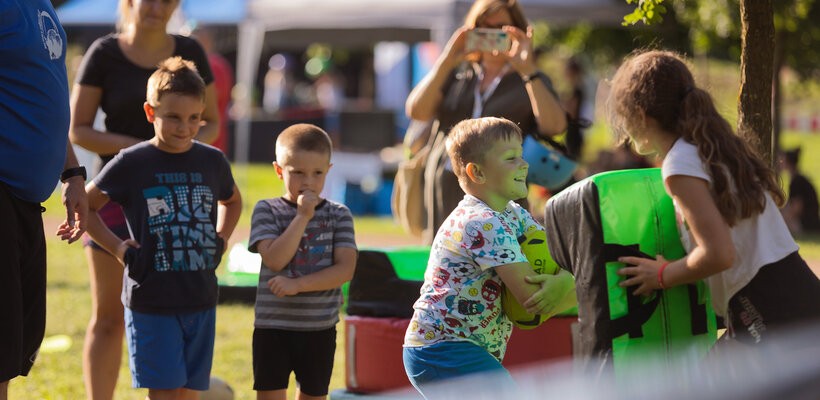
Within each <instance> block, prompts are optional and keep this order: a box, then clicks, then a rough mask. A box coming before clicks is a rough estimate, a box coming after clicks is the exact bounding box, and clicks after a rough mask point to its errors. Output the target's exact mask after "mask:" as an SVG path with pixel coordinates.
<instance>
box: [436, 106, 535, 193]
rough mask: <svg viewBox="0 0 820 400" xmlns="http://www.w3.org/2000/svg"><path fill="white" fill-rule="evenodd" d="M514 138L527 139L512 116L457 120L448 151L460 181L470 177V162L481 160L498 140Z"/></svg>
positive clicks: (450, 134) (448, 141) (449, 137)
mask: <svg viewBox="0 0 820 400" xmlns="http://www.w3.org/2000/svg"><path fill="white" fill-rule="evenodd" d="M512 138H516V139H518V140H523V139H522V138H523V134H522V133H521V128H519V127H518V125H516V124H515V123H514V122H512V121H510V120H508V119H504V118H496V117H484V118H477V119H466V120H464V121H461V122H459V123H458V124H456V125H455V126H454V127H453V129H451V130H450V133H449V134H448V135H447V155H448V156H449V157H450V163H451V164H452V166H453V172H454V173H455V174H456V177H458V179H459V181H465V180H466V179H467V173H466V168H467V164H469V163H476V164H481V163H482V162H484V155H485V154H486V153H487V152H488V151H490V148H491V147H492V146H493V144H495V142H497V141H499V140H510V139H512Z"/></svg>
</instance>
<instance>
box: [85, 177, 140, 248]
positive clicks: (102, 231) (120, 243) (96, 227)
mask: <svg viewBox="0 0 820 400" xmlns="http://www.w3.org/2000/svg"><path fill="white" fill-rule="evenodd" d="M85 191H86V194H87V196H88V217H89V218H88V231H87V232H88V234H89V235H90V236H91V238H92V239H94V241H95V242H97V244H99V245H100V247H102V248H104V249H105V250H107V251H108V252H109V253H111V254H113V255H114V256H115V257H117V259H118V260H120V262H123V258H124V257H125V250H126V249H128V247H129V246H130V247H137V248H138V247H139V244H138V243H137V242H136V241H134V240H132V239H128V240H122V239H120V238H119V237H118V236H117V235H116V234H114V232H111V229H109V228H108V226H106V225H105V223H103V221H102V219H100V215H99V214H98V213H97V210H99V209H100V208H102V206H104V205H105V204H106V203H108V200H109V199H108V195H106V194H105V193H103V192H102V191H101V190H100V189H99V188H98V187H97V185H95V184H94V182H90V183H88V185H86V187H85Z"/></svg>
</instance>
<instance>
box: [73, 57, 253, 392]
mask: <svg viewBox="0 0 820 400" xmlns="http://www.w3.org/2000/svg"><path fill="white" fill-rule="evenodd" d="M204 98H205V83H204V82H203V81H202V78H201V77H200V76H199V74H198V73H197V71H196V67H195V66H194V65H193V63H191V62H190V61H186V60H183V59H181V58H180V57H173V58H169V59H167V60H165V61H163V62H162V63H160V65H159V68H158V69H157V71H156V72H154V74H153V75H151V78H150V79H149V80H148V90H147V101H146V102H145V104H144V110H145V115H146V118H147V119H148V121H149V122H151V123H152V124H153V125H154V132H155V135H154V137H153V138H152V139H150V140H148V141H146V142H142V143H139V144H136V145H134V146H131V147H129V148H127V149H123V150H122V151H121V152H120V153H119V154H118V155H117V156H116V157H115V158H114V159H113V160H111V162H109V163H108V164H107V165H106V166H105V168H103V170H102V171H101V172H100V174H99V175H97V177H96V178H95V179H94V180H93V181H92V182H90V183H89V184H88V185H87V186H86V192H87V193H88V203H89V211H90V218H89V222H88V232H89V234H91V236H92V238H93V239H94V240H95V241H96V242H97V243H99V244H100V245H101V246H102V247H103V248H104V249H106V250H108V251H109V252H110V253H111V254H114V255H115V256H116V257H117V258H118V259H120V260H121V261H122V262H123V264H125V277H124V284H123V293H122V299H123V303H124V304H125V322H126V335H127V338H128V352H129V355H130V367H131V377H132V381H133V384H134V387H137V388H148V395H149V397H150V398H189V397H188V396H190V395H191V394H192V393H189V391H191V390H207V389H208V383H209V377H210V371H211V362H212V358H213V346H214V325H215V317H216V301H217V283H216V275H215V273H214V271H215V269H216V267H217V266H218V265H219V261H220V258H221V256H222V253H223V251H224V249H225V243H226V242H227V240H228V238H229V237H230V235H231V233H232V232H233V230H234V228H235V227H236V223H237V220H238V219H239V214H240V212H241V211H242V201H241V197H240V194H239V189H238V188H237V187H236V185H235V184H234V180H233V176H232V175H231V169H230V165H229V164H228V161H227V160H226V159H225V156H224V155H223V154H222V152H220V151H219V150H218V149H216V148H214V147H211V146H208V145H205V144H201V143H199V142H196V141H194V137H195V136H196V134H197V132H198V131H199V128H200V127H201V126H202V111H203V110H204V107H205V102H204ZM109 200H111V201H115V202H117V203H119V204H120V205H122V207H123V211H124V212H125V217H126V220H127V223H128V227H129V230H130V232H131V238H130V239H126V240H122V239H120V238H119V237H117V236H116V235H115V234H114V233H112V232H111V230H110V229H108V227H106V226H105V225H104V224H103V223H102V220H101V219H100V218H99V215H98V214H97V211H98V210H99V209H100V208H102V206H104V205H105V204H106V203H107V202H108V201H109Z"/></svg>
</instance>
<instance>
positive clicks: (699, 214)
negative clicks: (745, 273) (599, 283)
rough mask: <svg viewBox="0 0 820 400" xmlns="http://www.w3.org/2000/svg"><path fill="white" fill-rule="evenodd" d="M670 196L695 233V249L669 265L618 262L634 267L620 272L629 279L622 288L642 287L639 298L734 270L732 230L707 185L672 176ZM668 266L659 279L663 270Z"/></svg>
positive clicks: (633, 260) (626, 259)
mask: <svg viewBox="0 0 820 400" xmlns="http://www.w3.org/2000/svg"><path fill="white" fill-rule="evenodd" d="M666 185H667V187H668V189H669V193H670V194H671V195H672V198H673V199H674V200H675V202H676V203H677V206H678V209H680V211H681V212H682V213H683V217H684V218H685V219H686V222H687V224H688V225H689V230H690V231H691V232H692V237H693V240H694V241H695V247H694V248H693V249H692V251H691V252H690V253H689V254H688V255H687V256H686V257H683V258H681V259H679V260H675V261H673V262H669V263H667V261H666V259H664V258H663V256H660V255H659V256H658V258H657V260H652V259H646V258H638V257H621V258H620V259H618V261H620V262H623V263H626V264H629V265H633V266H629V267H624V268H621V269H620V270H618V274H620V275H627V276H629V278H628V279H626V280H624V281H623V282H621V286H623V287H626V286H632V285H640V286H639V287H638V288H637V289H636V290H635V294H636V295H641V294H649V293H651V292H652V291H653V290H655V289H661V282H663V287H665V288H668V287H672V286H676V285H681V284H685V283H692V282H695V281H698V280H701V279H703V278H706V277H708V276H711V275H715V274H718V273H720V272H721V271H725V270H727V269H729V268H731V267H732V264H733V263H734V260H735V245H734V243H733V242H732V234H731V229H730V228H729V224H728V223H726V220H724V219H723V216H722V215H721V214H720V211H718V208H717V204H715V201H714V200H713V199H712V194H711V192H710V191H709V186H708V183H707V182H706V181H705V180H703V179H700V178H695V177H691V176H685V175H673V176H670V177H668V178H667V179H666ZM664 264H666V267H665V268H664V270H663V271H661V272H662V276H659V274H658V272H659V271H660V268H661V267H662V266H663V265H664Z"/></svg>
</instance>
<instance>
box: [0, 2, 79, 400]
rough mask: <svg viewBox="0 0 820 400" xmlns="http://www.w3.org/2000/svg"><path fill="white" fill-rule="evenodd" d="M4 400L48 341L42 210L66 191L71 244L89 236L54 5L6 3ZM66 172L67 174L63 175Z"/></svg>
mask: <svg viewBox="0 0 820 400" xmlns="http://www.w3.org/2000/svg"><path fill="white" fill-rule="evenodd" d="M0 21H2V23H0V59H1V60H3V62H2V63H0V82H3V84H2V85H0V121H2V122H3V129H0V221H2V225H3V228H2V229H0V254H2V255H3V257H2V261H0V400H5V399H6V398H7V396H8V382H9V381H10V380H11V379H13V378H15V377H16V376H18V375H23V376H25V375H27V374H28V372H29V370H30V369H31V366H32V364H33V363H34V359H35V358H36V356H37V351H38V349H39V347H40V343H41V342H42V340H43V335H44V333H45V321H46V318H45V315H46V246H45V236H44V233H43V219H42V215H41V213H42V211H43V210H44V209H43V208H42V206H41V205H40V202H42V201H44V200H46V199H47V198H48V197H49V195H50V194H51V192H52V191H53V190H54V184H55V182H56V181H57V179H58V178H59V179H60V180H61V181H62V182H63V184H62V198H63V204H65V206H66V220H65V221H64V222H63V224H62V225H61V226H60V228H59V229H58V232H57V233H58V235H59V236H60V237H61V238H62V239H63V240H67V241H68V242H69V243H71V242H73V241H75V240H77V239H79V238H80V236H81V235H82V233H83V232H84V231H85V224H86V221H85V220H86V214H87V212H88V204H87V201H86V197H85V188H84V184H85V181H84V179H85V170H84V169H83V168H82V167H79V166H78V163H77V158H76V157H75V156H74V152H73V151H72V148H71V146H70V144H69V143H68V124H69V118H70V117H69V106H68V104H69V103H68V79H67V77H66V69H65V48H66V44H67V43H66V36H65V31H64V30H63V28H62V27H61V26H60V23H59V21H58V20H57V15H56V13H55V12H54V8H53V7H52V6H51V2H50V1H49V0H0ZM60 171H63V172H62V174H61V173H60Z"/></svg>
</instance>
